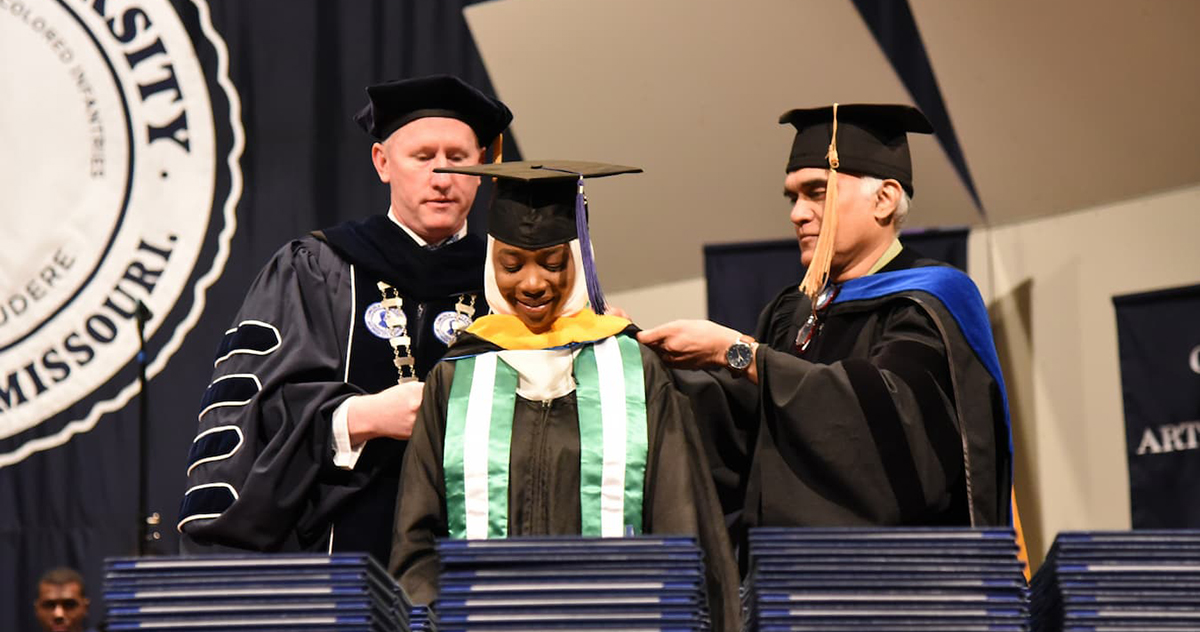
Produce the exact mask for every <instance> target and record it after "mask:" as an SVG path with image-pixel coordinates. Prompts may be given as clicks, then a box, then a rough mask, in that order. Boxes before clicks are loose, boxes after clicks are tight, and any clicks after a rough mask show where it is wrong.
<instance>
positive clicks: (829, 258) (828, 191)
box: [800, 103, 838, 305]
mask: <svg viewBox="0 0 1200 632" xmlns="http://www.w3.org/2000/svg"><path fill="white" fill-rule="evenodd" d="M837 109H838V104H836V103H834V104H833V135H832V137H831V138H830V139H829V152H828V153H826V154H825V158H826V159H827V160H828V161H829V179H828V180H827V181H826V183H825V210H824V211H822V213H821V232H820V234H819V235H818V236H817V246H816V248H814V249H813V258H812V261H811V262H810V263H809V264H808V270H807V271H806V272H805V273H804V280H803V281H801V282H800V291H801V292H803V293H805V294H807V295H808V298H809V299H810V300H811V301H812V302H813V304H814V305H815V304H816V302H817V294H820V292H821V289H822V288H824V287H825V284H826V283H827V282H828V281H829V267H830V266H831V265H832V264H833V255H834V248H833V245H834V242H835V241H836V240H837V225H838V213H837V197H838V195H837V194H838V189H837V181H838V172H837V169H838V154H837Z"/></svg>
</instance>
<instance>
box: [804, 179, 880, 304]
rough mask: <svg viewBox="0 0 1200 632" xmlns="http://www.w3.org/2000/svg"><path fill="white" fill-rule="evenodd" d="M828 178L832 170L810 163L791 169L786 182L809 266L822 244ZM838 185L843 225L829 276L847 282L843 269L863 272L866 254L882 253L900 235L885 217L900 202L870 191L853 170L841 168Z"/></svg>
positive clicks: (839, 216)
mask: <svg viewBox="0 0 1200 632" xmlns="http://www.w3.org/2000/svg"><path fill="white" fill-rule="evenodd" d="M828 180H829V171H828V170H827V169H817V168H814V167H805V168H804V169H797V170H796V171H793V172H791V173H789V174H788V175H787V178H786V179H785V180H784V182H783V194H784V197H786V198H787V199H788V200H789V201H790V202H791V205H792V212H791V220H792V224H793V225H794V226H795V228H796V239H797V240H798V241H799V242H800V262H801V263H802V264H804V265H805V266H808V265H811V264H812V260H813V252H814V251H815V250H816V248H817V236H818V235H819V234H820V233H821V223H822V218H823V217H824V214H825V195H826V187H827V186H828ZM892 182H894V181H892ZM898 186H899V185H897V186H896V188H898ZM837 189H838V193H837V198H838V199H837V205H838V226H837V235H836V237H835V239H834V246H833V248H834V254H833V263H832V265H830V274H829V276H830V278H831V279H833V280H835V281H845V280H847V278H846V277H843V273H845V272H847V271H851V270H854V271H857V270H858V269H859V268H861V267H862V264H863V262H864V261H865V260H866V259H868V258H871V257H872V255H876V254H882V250H881V247H882V248H883V249H886V248H887V246H888V245H889V244H890V243H891V241H892V239H893V238H894V237H895V228H894V227H892V226H891V225H890V224H889V223H888V222H887V221H883V220H886V219H887V218H888V217H890V215H891V213H892V212H893V209H894V203H892V206H891V207H889V206H888V203H889V200H887V199H881V197H880V196H879V195H878V194H867V192H865V191H864V190H863V189H864V187H863V180H862V179H861V178H858V177H856V176H852V175H850V174H848V173H841V172H839V173H838V181H837ZM871 263H874V261H873V260H872V261H871ZM867 267H868V268H869V264H868V266H867ZM863 272H864V273H865V270H863Z"/></svg>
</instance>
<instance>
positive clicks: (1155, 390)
mask: <svg viewBox="0 0 1200 632" xmlns="http://www.w3.org/2000/svg"><path fill="white" fill-rule="evenodd" d="M1113 305H1114V306H1115V308H1116V311H1117V340H1118V345H1119V350H1120V356H1121V390H1122V392H1123V394H1124V397H1125V440H1126V446H1127V447H1126V449H1127V453H1128V455H1129V495H1130V501H1131V511H1132V515H1133V528H1135V529H1165V528H1181V527H1191V528H1195V527H1200V504H1198V503H1197V502H1196V486H1195V482H1196V481H1197V480H1200V285H1193V286H1190V287H1182V288H1175V289H1170V290H1162V291H1158V292H1150V293H1145V294H1132V295H1127V296H1118V297H1115V298H1113Z"/></svg>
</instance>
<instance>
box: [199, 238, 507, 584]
mask: <svg viewBox="0 0 1200 632" xmlns="http://www.w3.org/2000/svg"><path fill="white" fill-rule="evenodd" d="M483 261H484V245H483V242H482V241H481V240H480V239H478V238H476V237H473V236H467V237H466V238H464V239H462V240H460V241H457V242H454V243H452V244H449V245H447V246H444V247H442V248H439V249H436V250H428V249H424V248H421V247H419V246H418V245H417V244H416V243H415V242H414V241H413V240H412V238H411V237H409V236H408V234H407V233H405V232H404V231H403V230H402V229H400V228H399V227H398V226H396V225H395V224H394V223H393V222H392V221H391V220H389V219H388V218H387V217H386V216H382V215H380V216H375V217H372V218H369V219H367V220H363V221H355V222H347V223H344V224H341V225H339V226H336V227H333V228H330V229H327V230H325V231H321V232H319V233H314V235H313V236H311V237H306V238H303V239H299V240H296V241H293V242H291V243H290V244H288V245H286V246H284V247H283V248H282V249H281V250H280V251H279V252H277V253H276V254H275V256H274V257H273V258H272V259H271V261H270V262H269V263H268V264H267V266H266V267H265V268H264V269H263V270H262V272H261V273H260V274H259V275H258V277H257V278H256V279H255V281H254V283H253V285H252V287H251V288H250V291H249V292H248V293H247V295H246V299H245V302H244V303H243V305H242V308H241V310H240V311H239V312H238V315H237V317H236V318H235V320H234V322H233V324H232V325H231V328H230V330H229V332H228V333H227V334H226V336H225V338H224V340H223V341H222V343H221V345H220V350H219V351H218V353H217V358H218V363H217V364H216V367H215V370H214V372H213V380H212V382H211V384H210V386H209V388H208V389H207V391H206V392H205V395H204V401H203V402H202V404H201V411H202V412H201V414H200V418H199V429H198V432H197V438H196V440H195V441H194V443H193V445H192V448H191V452H190V454H189V458H188V475H187V477H188V482H187V492H186V493H185V496H184V499H183V502H182V505H181V507H180V517H179V519H180V527H179V528H180V531H181V533H182V534H183V545H182V548H183V550H184V551H185V552H189V553H202V552H211V551H219V550H223V549H226V548H234V549H242V550H253V551H325V550H328V549H329V548H330V540H331V538H332V541H333V547H332V548H333V549H334V550H351V551H367V552H370V553H372V554H373V555H375V557H376V558H377V559H379V560H380V562H381V563H382V562H386V560H387V559H388V554H389V551H390V549H391V534H392V529H391V527H392V519H393V517H394V514H395V499H396V494H397V486H398V483H399V475H400V464H401V462H402V457H403V454H404V449H405V445H406V443H407V442H404V441H397V440H393V439H386V438H380V439H373V440H371V441H369V442H368V443H367V445H366V447H365V449H364V450H363V452H362V454H361V456H360V458H359V460H358V463H357V464H356V465H355V467H354V469H353V470H343V469H340V468H338V467H336V466H335V465H334V464H333V440H332V433H331V423H332V421H331V420H332V415H333V411H334V410H335V409H336V408H337V407H338V405H340V404H341V403H342V402H344V401H345V400H346V399H347V398H348V397H351V396H353V395H361V394H365V393H375V392H378V391H381V390H383V389H385V388H388V387H390V386H393V385H395V384H396V380H397V371H396V368H395V366H394V364H393V352H392V349H391V346H390V345H389V343H388V340H387V339H386V337H381V335H380V334H381V333H382V334H383V336H386V331H385V330H382V329H381V327H378V326H377V327H374V329H375V332H374V333H373V332H372V327H369V326H368V324H367V317H368V311H370V312H371V315H372V316H373V317H374V320H376V321H379V320H380V319H381V316H380V315H379V312H378V309H379V308H378V306H377V305H376V304H377V303H379V301H380V300H381V298H382V295H381V292H380V290H379V288H378V287H377V285H376V283H377V281H380V280H383V281H386V282H388V283H389V284H390V285H392V286H393V287H395V288H397V290H398V292H399V294H400V296H401V297H402V298H403V301H404V302H403V311H404V312H405V316H406V318H407V330H408V332H409V335H410V336H411V337H412V348H413V354H414V357H415V366H416V373H417V375H418V376H419V377H423V376H424V375H425V374H426V373H427V372H428V371H429V369H430V368H431V367H432V366H433V365H434V363H435V362H437V360H438V359H439V358H441V356H442V354H443V353H444V352H445V350H446V344H445V343H444V342H442V340H441V338H439V336H438V334H437V333H436V332H435V326H440V327H442V328H443V329H444V328H445V326H446V323H447V322H449V319H448V318H447V317H443V318H442V319H441V320H440V321H439V319H438V316H439V315H443V314H446V313H447V312H449V314H453V313H454V309H455V308H454V306H455V304H456V303H457V301H458V297H459V296H461V295H463V294H468V295H472V296H474V297H475V305H476V306H477V309H478V310H479V312H480V314H482V313H484V312H486V304H485V302H484V301H483V292H482V286H483V275H482V268H483ZM373 305H375V307H374V308H372V306H373ZM445 334H446V332H442V337H446V336H445ZM447 339H448V338H447Z"/></svg>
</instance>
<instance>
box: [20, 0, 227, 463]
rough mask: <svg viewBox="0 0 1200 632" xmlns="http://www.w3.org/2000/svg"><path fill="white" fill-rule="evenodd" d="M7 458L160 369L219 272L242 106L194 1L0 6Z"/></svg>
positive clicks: (45, 443) (77, 426) (52, 1)
mask: <svg viewBox="0 0 1200 632" xmlns="http://www.w3.org/2000/svg"><path fill="white" fill-rule="evenodd" d="M0 7H3V9H2V10H0V58H2V59H5V60H6V62H5V70H4V72H3V73H0V90H2V91H3V93H4V94H6V95H8V96H6V97H5V107H4V116H3V117H0V138H4V139H5V142H4V144H5V148H4V151H2V152H0V188H2V189H3V190H4V195H3V196H2V197H0V216H2V217H3V218H4V221H5V223H6V224H7V225H6V227H5V228H6V232H7V233H8V234H10V235H19V236H20V239H10V240H7V241H6V247H5V248H3V249H0V467H4V466H6V465H10V464H12V463H15V462H17V461H20V460H21V459H23V458H25V457H26V456H28V455H29V454H31V453H33V452H35V451H38V450H44V449H47V448H51V447H54V446H57V445H61V444H62V443H64V442H66V441H67V440H68V439H70V437H71V436H73V435H74V434H77V433H79V432H85V431H87V430H90V429H91V428H92V427H94V426H95V424H96V422H97V421H98V420H99V418H100V417H101V415H103V414H104V413H106V412H111V411H114V410H118V409H119V408H121V407H122V406H123V405H124V404H126V403H127V402H129V400H130V399H131V398H132V397H133V396H134V395H135V394H136V393H137V388H138V387H137V380H136V375H137V367H136V363H134V362H133V360H134V358H135V356H137V354H138V351H139V337H138V325H139V323H140V324H142V325H143V330H144V336H145V340H146V344H145V348H146V354H145V356H143V358H144V360H145V362H146V363H147V375H148V376H149V377H153V376H154V375H156V374H158V373H159V372H160V371H161V370H162V369H163V367H164V366H165V365H166V363H167V361H168V360H169V359H170V358H171V355H172V354H173V353H174V352H175V351H176V350H177V349H178V347H179V345H180V343H181V342H182V340H183V337H184V336H185V335H186V334H187V333H188V331H189V330H190V329H191V328H192V326H193V325H194V324H195V322H196V321H197V319H198V318H199V315H200V313H201V311H202V310H203V308H204V300H205V292H206V291H207V290H208V288H209V287H210V286H211V285H212V283H213V282H215V281H216V280H217V278H218V277H219V276H220V275H221V273H222V271H223V268H224V265H225V261H226V258H227V257H228V254H229V242H230V240H231V238H232V237H233V232H234V230H235V227H236V225H235V215H234V209H235V208H236V206H237V202H238V199H239V198H240V196H241V172H240V170H239V167H238V161H239V159H240V157H241V152H242V145H243V131H242V126H241V121H240V114H239V112H240V106H239V102H238V97H237V93H236V91H235V90H234V89H233V86H232V84H231V83H230V81H229V78H228V55H227V52H226V49H225V44H224V42H223V41H222V40H221V39H220V37H219V36H218V35H217V34H216V32H215V31H214V30H213V28H212V23H211V20H210V19H209V14H208V5H207V4H206V3H205V2H204V1H203V0H193V1H192V2H191V3H188V2H176V3H172V2H170V1H169V0H138V1H137V2H136V3H131V2H67V1H65V0H21V1H20V2H16V1H12V2H4V3H2V4H0Z"/></svg>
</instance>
